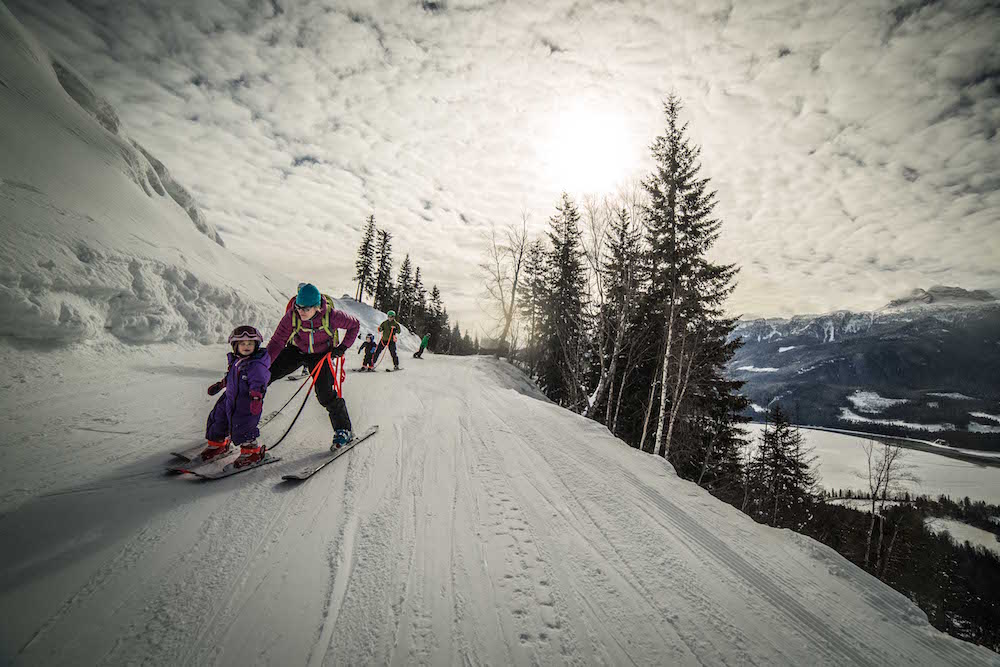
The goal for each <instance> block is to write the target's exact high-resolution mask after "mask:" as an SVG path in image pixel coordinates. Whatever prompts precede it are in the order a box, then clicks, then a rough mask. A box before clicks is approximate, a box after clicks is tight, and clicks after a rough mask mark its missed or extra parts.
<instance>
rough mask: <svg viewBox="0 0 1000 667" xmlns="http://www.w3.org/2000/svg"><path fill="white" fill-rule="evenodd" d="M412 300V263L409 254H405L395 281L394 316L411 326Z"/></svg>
mask: <svg viewBox="0 0 1000 667" xmlns="http://www.w3.org/2000/svg"><path fill="white" fill-rule="evenodd" d="M412 302H413V265H412V264H411V263H410V255H409V253H407V254H406V258H405V259H404V260H403V265H402V266H400V267H399V279H398V280H397V281H396V317H397V319H399V321H400V322H402V323H403V324H405V325H406V326H408V327H411V328H412V325H413V321H412V320H411V319H410V316H409V311H410V304H411V303H412Z"/></svg>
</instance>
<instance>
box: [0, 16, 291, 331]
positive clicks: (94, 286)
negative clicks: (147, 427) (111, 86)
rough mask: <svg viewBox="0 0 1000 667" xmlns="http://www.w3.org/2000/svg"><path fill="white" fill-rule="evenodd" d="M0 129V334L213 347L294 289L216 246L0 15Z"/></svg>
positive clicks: (57, 68)
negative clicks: (187, 342) (209, 344)
mask: <svg viewBox="0 0 1000 667" xmlns="http://www.w3.org/2000/svg"><path fill="white" fill-rule="evenodd" d="M0 119H2V122H0V228H2V231H3V243H2V244H0V335H3V336H14V337H19V338H23V339H29V340H31V341H34V342H40V341H44V342H45V343H50V344H67V343H73V342H80V341H87V340H93V339H96V338H99V337H101V336H102V335H106V334H105V332H107V333H110V334H111V335H112V336H114V337H116V338H117V339H119V340H122V341H126V342H131V343H146V342H162V341H170V340H178V339H182V338H189V339H190V338H193V339H195V340H199V341H201V342H216V341H219V340H221V339H223V337H224V336H225V335H226V334H228V332H229V331H230V330H231V329H232V327H233V325H234V323H242V322H251V323H256V322H258V321H259V320H260V319H261V317H262V316H263V315H264V313H266V312H268V310H269V309H270V308H272V307H273V306H274V305H275V304H276V303H277V301H278V300H280V293H281V292H287V291H288V290H289V289H291V288H294V283H293V282H292V281H291V280H289V279H280V278H279V280H280V284H279V287H280V289H279V287H276V286H275V285H274V284H273V283H272V282H271V280H270V279H268V278H267V277H266V276H265V275H263V273H264V272H262V271H261V270H260V269H259V268H254V267H251V266H248V265H247V263H246V262H245V261H243V260H242V259H240V258H238V257H236V256H234V255H233V254H232V253H230V252H229V251H227V250H226V249H225V248H224V247H222V245H221V240H220V239H219V237H218V233H217V232H216V231H215V229H214V228H213V227H212V226H211V224H209V223H208V222H207V221H206V220H205V219H204V217H203V216H202V214H201V212H200V211H199V210H198V207H197V205H196V204H195V202H194V200H193V199H192V198H191V196H190V194H189V193H188V192H187V191H186V190H185V189H184V187H183V186H181V185H180V184H179V183H177V182H176V181H174V179H173V178H172V177H171V176H170V174H169V172H168V171H167V168H166V167H165V166H164V165H163V164H161V163H160V162H159V161H158V160H157V159H156V158H155V157H153V156H152V155H150V154H149V153H148V152H147V151H145V150H144V149H143V148H142V147H141V146H140V145H139V144H138V143H137V142H135V141H134V140H133V139H132V138H131V137H130V136H129V135H128V133H127V129H126V128H125V127H123V126H122V123H121V121H120V120H119V118H118V116H117V114H116V113H115V110H114V109H113V108H112V107H111V105H110V104H108V103H107V101H105V100H104V99H103V98H101V97H100V95H99V93H98V92H97V91H95V90H94V89H93V88H92V87H91V86H90V85H89V84H87V82H86V81H84V80H83V79H82V78H81V77H80V76H79V75H77V74H76V73H75V72H74V71H73V70H72V68H71V67H70V66H69V65H67V64H66V63H62V62H59V61H58V60H56V59H54V58H53V57H52V56H51V55H50V54H49V53H48V51H46V49H45V48H44V47H43V46H42V45H41V44H40V43H39V42H38V41H37V40H36V39H35V38H34V37H33V36H32V35H31V34H30V33H28V32H27V31H26V30H25V29H24V28H23V27H22V26H21V25H20V24H19V23H18V22H17V20H16V19H15V18H14V17H13V16H12V15H11V14H10V12H9V11H8V10H7V8H6V7H4V6H3V4H2V3H0ZM207 177H210V175H207ZM234 196H238V193H234ZM304 265H305V266H304V268H308V266H307V265H308V261H307V260H306V261H305V262H304Z"/></svg>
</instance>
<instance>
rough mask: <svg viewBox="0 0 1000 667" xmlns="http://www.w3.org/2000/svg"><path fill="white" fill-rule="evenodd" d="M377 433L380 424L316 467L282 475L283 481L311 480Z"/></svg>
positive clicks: (331, 454)
mask: <svg viewBox="0 0 1000 667" xmlns="http://www.w3.org/2000/svg"><path fill="white" fill-rule="evenodd" d="M376 431H378V424H376V425H375V426H372V427H371V428H370V429H368V430H367V431H365V432H364V433H362V434H361V435H356V436H354V439H353V440H351V441H350V442H349V443H347V444H346V445H344V446H343V447H340V448H339V449H337V450H335V451H332V452H330V456H328V457H327V458H325V459H323V460H322V461H320V462H319V463H317V464H316V465H312V466H309V467H308V468H303V469H302V470H300V471H299V472H297V473H295V474H293V475H282V476H281V479H285V480H289V481H298V482H301V481H304V480H307V479H309V478H310V477H312V476H313V475H315V474H316V473H317V472H319V471H320V470H322V469H323V468H325V467H326V466H328V465H330V464H331V463H333V462H334V461H336V460H337V459H338V458H340V456H341V455H342V454H344V453H345V452H347V451H348V450H349V449H351V448H352V447H354V446H355V445H358V444H360V443H362V442H364V441H365V440H367V439H368V438H370V437H372V436H373V435H375V432H376Z"/></svg>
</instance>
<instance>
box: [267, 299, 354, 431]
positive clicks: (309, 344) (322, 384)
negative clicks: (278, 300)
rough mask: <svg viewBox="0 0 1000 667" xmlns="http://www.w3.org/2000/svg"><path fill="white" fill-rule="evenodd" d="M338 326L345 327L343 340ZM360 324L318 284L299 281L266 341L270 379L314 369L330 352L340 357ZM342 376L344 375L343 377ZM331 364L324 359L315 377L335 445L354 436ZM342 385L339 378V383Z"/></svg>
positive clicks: (317, 390) (318, 396)
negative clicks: (295, 290)
mask: <svg viewBox="0 0 1000 667" xmlns="http://www.w3.org/2000/svg"><path fill="white" fill-rule="evenodd" d="M339 329H345V330H346V333H345V334H344V339H343V340H342V341H341V340H340V332H339ZM360 329H361V324H360V323H359V322H358V320H357V319H356V318H354V317H351V316H350V315H348V314H347V313H345V312H343V311H340V310H337V309H336V308H334V307H333V299H331V298H330V297H328V296H326V295H323V294H320V292H319V290H318V289H316V286H315V285H311V284H309V283H303V284H302V285H299V290H298V293H297V294H296V295H295V298H294V299H292V300H291V301H289V302H288V306H286V308H285V315H284V316H283V317H282V318H281V321H280V322H278V326H277V327H275V329H274V335H272V336H271V340H270V341H269V342H268V344H267V353H268V354H269V355H270V356H271V358H272V359H273V361H272V362H271V382H274V381H275V380H278V379H280V378H283V377H285V376H286V375H288V374H289V373H291V372H292V371H294V370H295V369H297V368H298V367H299V366H302V365H303V364H305V365H306V366H307V367H308V368H310V369H313V368H315V367H316V364H318V363H319V362H320V361H322V360H323V359H324V358H325V357H326V354H327V352H329V353H330V356H331V357H332V358H336V357H341V356H343V355H344V352H346V351H347V350H349V349H351V346H352V345H354V341H355V340H356V339H357V337H358V331H359V330H360ZM340 380H343V377H341V378H340ZM334 384H335V383H334V377H333V372H332V371H331V369H330V364H328V363H324V364H323V367H322V368H321V369H320V371H319V374H318V376H317V378H316V398H317V400H319V404H320V405H322V406H323V407H324V408H326V411H327V412H328V413H329V415H330V424H331V425H332V426H333V445H332V446H331V447H330V449H336V448H338V447H340V446H342V445H345V444H347V443H348V442H350V441H351V438H353V437H354V434H353V432H352V431H351V417H350V415H349V414H347V403H346V402H345V401H344V398H343V397H342V396H338V395H337V391H336V390H335V389H334ZM336 384H338V385H339V381H338V382H337V383H336Z"/></svg>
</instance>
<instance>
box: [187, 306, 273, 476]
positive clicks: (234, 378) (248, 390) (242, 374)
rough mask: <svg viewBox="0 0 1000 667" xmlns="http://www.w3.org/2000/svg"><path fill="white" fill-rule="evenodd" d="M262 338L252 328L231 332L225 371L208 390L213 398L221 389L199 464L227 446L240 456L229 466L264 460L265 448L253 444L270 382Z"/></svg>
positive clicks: (212, 457) (268, 365)
mask: <svg viewBox="0 0 1000 667" xmlns="http://www.w3.org/2000/svg"><path fill="white" fill-rule="evenodd" d="M263 342H264V339H263V338H262V337H261V335H260V332H259V331H257V330H256V329H255V328H253V327H251V326H248V325H245V326H240V327H236V328H235V329H233V333H231V334H230V335H229V344H230V345H232V347H233V351H232V352H231V353H229V355H228V360H229V370H228V372H227V373H226V377H225V378H223V379H222V380H220V381H219V382H216V383H215V384H213V385H212V386H211V387H209V388H208V395H209V396H214V395H216V394H218V393H219V392H220V391H222V390H223V389H225V390H226V393H225V395H224V396H221V397H219V400H218V401H216V403H215V407H214V408H212V412H211V413H210V414H209V415H208V424H207V425H206V427H205V439H206V440H207V441H208V446H207V447H206V448H205V450H204V451H203V452H202V453H201V460H202V461H211V460H212V459H214V458H217V457H219V456H220V455H222V454H225V453H227V452H229V450H230V443H234V444H236V445H238V446H239V448H240V455H239V457H238V458H237V459H236V461H235V462H234V463H233V465H234V466H235V467H237V468H242V467H243V466H247V465H251V464H253V463H256V462H257V461H260V460H261V459H263V458H264V452H265V451H266V448H265V447H264V446H263V445H260V444H258V443H257V438H258V437H259V436H260V431H259V430H257V424H258V423H260V413H261V410H262V408H263V406H264V394H265V393H266V392H267V383H268V381H270V379H271V371H270V366H271V358H270V357H269V356H268V355H267V351H266V350H262V349H261V348H260V345H261V343H263Z"/></svg>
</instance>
